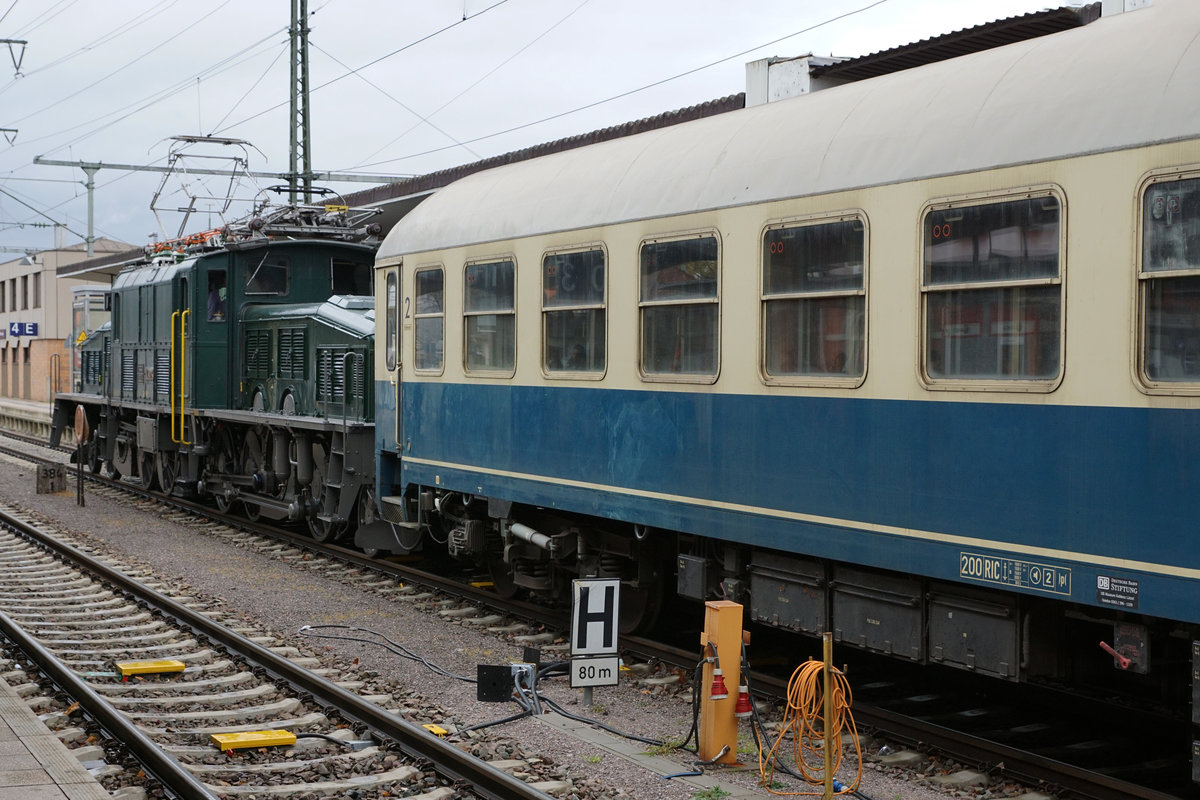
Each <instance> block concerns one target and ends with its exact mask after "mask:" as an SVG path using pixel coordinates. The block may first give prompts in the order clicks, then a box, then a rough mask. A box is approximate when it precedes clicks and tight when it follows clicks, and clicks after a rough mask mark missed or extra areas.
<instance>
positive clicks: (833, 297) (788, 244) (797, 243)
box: [762, 215, 867, 385]
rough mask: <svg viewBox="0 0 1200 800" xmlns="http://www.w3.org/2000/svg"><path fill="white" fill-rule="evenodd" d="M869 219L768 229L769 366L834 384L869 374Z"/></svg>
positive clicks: (779, 376) (779, 373)
mask: <svg viewBox="0 0 1200 800" xmlns="http://www.w3.org/2000/svg"><path fill="white" fill-rule="evenodd" d="M866 240H867V231H866V222H865V221H864V219H863V218H861V217H859V216H857V215H856V216H853V217H846V218H843V219H837V220H825V221H816V222H811V223H803V224H780V225H777V226H772V227H770V228H768V229H767V231H766V232H765V233H764V234H763V244H762V248H763V249H762V259H763V260H762V264H763V275H762V280H763V283H762V286H763V293H762V304H763V314H762V320H763V372H764V373H765V375H766V376H767V379H768V380H771V381H778V382H789V383H790V382H795V383H822V384H830V383H833V384H835V385H837V384H839V382H847V381H841V379H848V382H849V383H851V384H852V385H857V384H858V383H860V382H861V379H862V378H863V376H864V374H865V372H866V333H867V315H866V300H867V292H866V277H865V267H866Z"/></svg>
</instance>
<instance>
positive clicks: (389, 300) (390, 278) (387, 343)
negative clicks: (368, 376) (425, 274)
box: [383, 269, 400, 372]
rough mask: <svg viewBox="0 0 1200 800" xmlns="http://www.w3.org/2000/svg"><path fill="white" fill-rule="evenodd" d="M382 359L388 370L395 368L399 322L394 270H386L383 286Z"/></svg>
mask: <svg viewBox="0 0 1200 800" xmlns="http://www.w3.org/2000/svg"><path fill="white" fill-rule="evenodd" d="M384 292H385V295H384V314H383V320H384V346H383V353H384V361H385V363H386V365H387V369H388V371H389V372H391V371H392V370H394V369H395V368H396V342H397V341H398V339H399V336H400V322H399V320H398V319H397V316H398V314H397V313H396V312H397V305H396V302H397V300H396V295H397V292H396V270H394V269H393V270H388V274H387V281H386V282H385V288H384Z"/></svg>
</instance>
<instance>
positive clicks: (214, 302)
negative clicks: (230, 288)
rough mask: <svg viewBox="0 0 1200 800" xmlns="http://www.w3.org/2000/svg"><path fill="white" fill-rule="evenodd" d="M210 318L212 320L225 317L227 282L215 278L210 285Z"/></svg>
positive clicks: (210, 280)
mask: <svg viewBox="0 0 1200 800" xmlns="http://www.w3.org/2000/svg"><path fill="white" fill-rule="evenodd" d="M208 319H209V321H210V322H213V321H220V320H223V319H225V284H224V283H223V282H218V281H216V280H214V279H213V278H210V279H209V286H208Z"/></svg>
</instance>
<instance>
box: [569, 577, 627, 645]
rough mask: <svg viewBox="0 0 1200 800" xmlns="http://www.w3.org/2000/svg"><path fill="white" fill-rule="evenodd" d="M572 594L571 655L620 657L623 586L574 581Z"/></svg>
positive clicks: (609, 581)
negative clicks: (618, 631)
mask: <svg viewBox="0 0 1200 800" xmlns="http://www.w3.org/2000/svg"><path fill="white" fill-rule="evenodd" d="M571 591H572V603H571V655H573V656H604V655H616V654H617V620H618V619H619V613H620V598H621V582H620V581H619V580H616V579H615V578H614V579H608V578H605V579H599V578H588V579H584V580H577V581H572V589H571Z"/></svg>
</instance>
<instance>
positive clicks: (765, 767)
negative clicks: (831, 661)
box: [758, 660, 862, 796]
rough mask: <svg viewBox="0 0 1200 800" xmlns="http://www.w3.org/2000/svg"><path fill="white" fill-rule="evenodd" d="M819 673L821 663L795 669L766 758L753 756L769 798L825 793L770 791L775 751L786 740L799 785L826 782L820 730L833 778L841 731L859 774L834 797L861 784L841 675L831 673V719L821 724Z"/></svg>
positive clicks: (839, 760)
mask: <svg viewBox="0 0 1200 800" xmlns="http://www.w3.org/2000/svg"><path fill="white" fill-rule="evenodd" d="M824 672H825V664H824V663H823V662H821V661H815V660H813V661H807V662H805V663H804V664H801V665H800V666H799V667H797V668H796V671H795V672H793V673H792V677H791V679H790V680H789V681H788V691H787V707H786V708H785V709H784V712H783V721H782V723H781V724H780V727H779V735H778V736H777V737H776V738H775V742H774V744H772V745H771V749H770V750H769V751H768V752H767V753H765V754H764V753H763V751H762V749H761V748H760V749H759V752H758V772H759V775H760V776H762V785H763V787H764V788H766V790H767V791H768V792H770V793H771V794H776V795H786V796H795V795H819V794H823V793H824V792H823V790H822V791H818V792H812V791H805V792H784V791H779V790H777V789H773V788H771V787H772V784H773V782H774V776H775V768H776V761H777V759H778V758H779V755H780V751H781V750H782V749H783V748H784V747H785V746H786V745H785V744H784V743H785V742H786V741H790V743H791V746H792V760H793V761H794V762H795V764H796V767H797V769H798V770H799V773H800V775H802V776H803V777H804V780H806V781H808V782H809V783H811V784H819V785H822V784H824V783H825V741H826V737H825V731H828V732H829V739H828V741H829V747H830V748H831V756H832V758H831V759H830V763H831V765H832V769H833V773H834V774H835V775H836V774H837V771H838V769H839V768H840V767H841V764H842V735H843V733H844V732H845V731H846V730H849V732H850V736H851V739H852V741H853V742H854V751H855V754H856V756H857V760H858V773H857V775H855V778H854V782H853V783H852V784H851V785H849V786H844V787H842V788H841V790H840V791H837V792H835V794H849V793H851V792H853V791H855V790H856V789H857V788H858V784H859V782H860V781H861V780H862V750H861V748H860V747H859V742H858V729H857V728H856V727H855V726H854V715H853V714H851V713H850V704H851V702H852V698H851V694H850V683H849V681H847V680H846V676H845V674H844V673H843V672H842V671H841V670H838V669H834V670H833V672H832V674H831V675H830V695H831V697H832V700H833V706H832V715H831V717H830V720H829V724H828V725H826V724H825V719H824V714H825V676H824Z"/></svg>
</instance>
